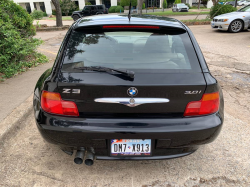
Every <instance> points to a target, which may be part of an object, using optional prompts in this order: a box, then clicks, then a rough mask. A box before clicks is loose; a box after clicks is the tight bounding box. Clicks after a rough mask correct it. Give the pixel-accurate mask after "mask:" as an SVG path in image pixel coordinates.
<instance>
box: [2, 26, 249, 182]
mask: <svg viewBox="0 0 250 187" xmlns="http://www.w3.org/2000/svg"><path fill="white" fill-rule="evenodd" d="M190 28H191V29H192V31H193V32H194V34H195V37H196V38H197V40H198V42H199V44H200V47H201V49H202V51H203V53H204V55H205V58H206V60H207V62H208V65H209V68H210V70H211V72H212V73H213V75H214V76H215V77H216V78H217V80H219V82H220V84H221V86H222V88H223V93H224V97H225V122H224V127H223V129H222V132H221V134H220V135H219V137H218V138H217V139H216V141H214V142H213V143H211V144H208V145H206V146H204V147H202V148H200V149H199V150H198V151H196V152H195V153H194V154H192V155H190V156H187V157H183V158H178V159H173V160H160V161H126V162H124V161H95V163H94V165H93V166H91V167H88V166H85V165H76V164H74V163H73V157H71V156H69V155H66V154H64V153H62V151H61V150H59V149H58V148H57V147H55V146H53V145H50V144H48V143H46V142H45V141H44V140H43V139H42V138H41V136H40V134H39V132H38V130H37V129H36V125H35V122H34V117H33V113H31V114H30V115H29V116H28V117H27V118H26V119H25V120H24V121H23V122H22V123H20V129H19V130H17V131H16V132H15V133H13V134H12V136H11V137H10V138H9V139H8V140H7V141H6V142H3V144H2V147H1V152H0V154H1V155H0V173H1V174H0V186H53V187H54V186H60V187H61V186H122V187H123V186H144V187H146V186H250V138H249V137H250V117H249V116H250V115H249V114H250V108H249V106H250V99H249V98H250V32H242V33H238V34H230V33H225V32H217V31H212V30H211V29H210V27H209V26H193V27H190ZM64 35H65V31H60V32H49V33H38V35H37V37H41V38H44V40H45V43H44V44H43V46H41V47H40V49H39V50H40V51H41V52H43V53H44V54H46V55H48V56H49V58H55V54H56V52H57V50H58V48H59V46H60V42H61V41H62V39H63V37H64Z"/></svg>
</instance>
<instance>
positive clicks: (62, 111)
mask: <svg viewBox="0 0 250 187" xmlns="http://www.w3.org/2000/svg"><path fill="white" fill-rule="evenodd" d="M41 107H42V109H43V110H44V111H45V112H48V113H52V114H59V115H65V116H79V113H78V109H77V106H76V104H75V103H74V102H72V101H64V100H62V98H61V95H60V94H59V93H54V92H48V91H43V92H42V96H41Z"/></svg>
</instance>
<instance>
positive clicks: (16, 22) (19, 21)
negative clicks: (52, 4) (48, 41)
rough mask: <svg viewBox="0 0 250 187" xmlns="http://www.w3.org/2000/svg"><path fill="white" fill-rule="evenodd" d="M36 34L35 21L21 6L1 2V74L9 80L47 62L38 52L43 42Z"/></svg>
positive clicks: (11, 2)
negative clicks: (36, 37)
mask: <svg viewBox="0 0 250 187" xmlns="http://www.w3.org/2000/svg"><path fill="white" fill-rule="evenodd" d="M35 34H36V32H35V27H34V26H33V19H32V17H31V16H30V15H29V14H28V13H27V11H26V10H24V9H23V8H22V7H21V6H20V5H17V4H16V3H14V2H13V1H11V0H1V1H0V38H1V39H0V74H1V78H8V77H11V76H13V75H15V74H16V73H18V72H21V71H25V70H26V69H27V68H30V67H32V66H36V65H37V64H38V63H43V62H45V61H47V59H46V57H45V56H44V55H42V54H40V53H37V52H36V48H37V46H38V45H40V44H41V43H42V41H41V40H38V39H33V38H32V37H33V36H34V35H35Z"/></svg>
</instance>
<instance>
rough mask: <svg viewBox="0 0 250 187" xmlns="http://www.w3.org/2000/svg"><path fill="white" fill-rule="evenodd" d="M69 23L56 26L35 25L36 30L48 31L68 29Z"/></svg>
mask: <svg viewBox="0 0 250 187" xmlns="http://www.w3.org/2000/svg"><path fill="white" fill-rule="evenodd" d="M69 27H70V25H64V26H62V27H56V26H47V27H41V28H38V27H36V32H48V31H62V30H68V29H69Z"/></svg>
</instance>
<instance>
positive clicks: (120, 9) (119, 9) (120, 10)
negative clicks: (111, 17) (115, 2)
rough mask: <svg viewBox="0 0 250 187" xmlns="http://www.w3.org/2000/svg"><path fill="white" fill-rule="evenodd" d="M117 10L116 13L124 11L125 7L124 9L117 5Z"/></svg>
mask: <svg viewBox="0 0 250 187" xmlns="http://www.w3.org/2000/svg"><path fill="white" fill-rule="evenodd" d="M115 12H116V13H120V12H124V9H123V7H122V6H117V7H116V8H115Z"/></svg>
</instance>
